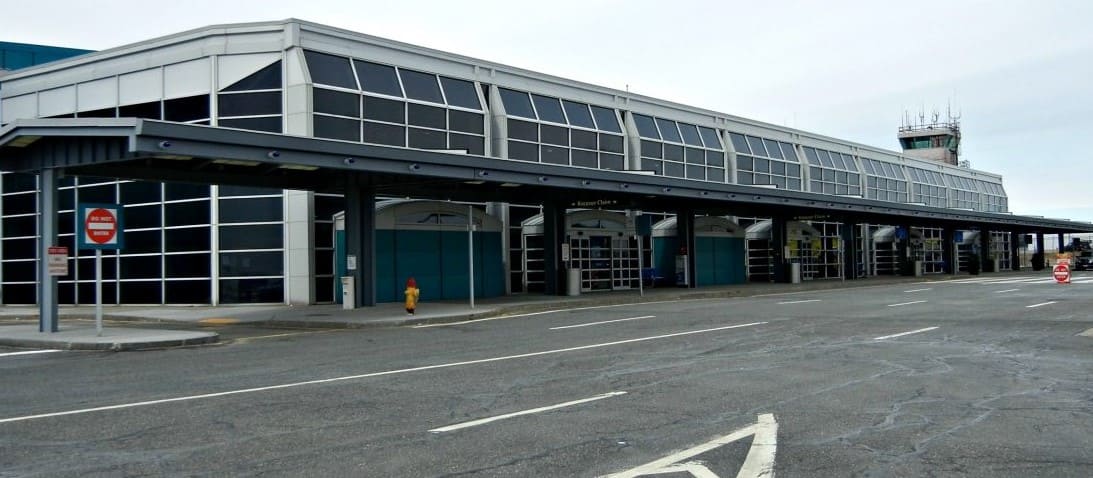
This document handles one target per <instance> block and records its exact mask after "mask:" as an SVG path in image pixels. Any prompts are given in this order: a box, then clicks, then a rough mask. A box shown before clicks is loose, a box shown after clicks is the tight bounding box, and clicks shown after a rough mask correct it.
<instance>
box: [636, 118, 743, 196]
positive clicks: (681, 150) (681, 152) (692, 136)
mask: <svg viewBox="0 0 1093 478" xmlns="http://www.w3.org/2000/svg"><path fill="white" fill-rule="evenodd" d="M634 125H635V126H637V129H638V136H640V137H641V143H640V144H641V151H640V157H641V169H643V170H646V171H655V172H656V174H659V175H664V176H671V177H674V178H687V179H697V180H700V181H715V182H719V183H721V182H725V180H726V175H725V171H726V170H725V148H724V147H723V146H722V145H721V137H720V135H719V134H718V133H717V131H716V130H714V129H711V128H707V127H705V126H695V125H693V124H689V123H683V122H678V121H673V120H669V119H664V118H654V117H652V116H645V115H640V114H634Z"/></svg>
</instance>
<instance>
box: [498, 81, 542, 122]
mask: <svg viewBox="0 0 1093 478" xmlns="http://www.w3.org/2000/svg"><path fill="white" fill-rule="evenodd" d="M500 91H501V102H502V103H504V104H505V113H506V114H508V115H509V116H520V117H524V118H531V119H536V117H535V109H534V108H532V107H531V97H530V96H528V94H527V93H524V92H522V91H515V90H510V89H507V88H501V89H500Z"/></svg>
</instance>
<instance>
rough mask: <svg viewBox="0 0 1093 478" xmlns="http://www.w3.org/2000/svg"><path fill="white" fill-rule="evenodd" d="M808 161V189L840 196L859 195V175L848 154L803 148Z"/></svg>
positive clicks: (852, 159)
mask: <svg viewBox="0 0 1093 478" xmlns="http://www.w3.org/2000/svg"><path fill="white" fill-rule="evenodd" d="M803 149H804V152H805V159H806V160H807V161H808V177H809V191H812V192H814V193H821V194H837V195H840V196H845V195H850V196H861V175H860V174H859V173H858V165H857V163H855V162H854V158H853V157H852V156H850V155H849V154H843V153H836V152H834V151H826V150H823V149H816V148H809V147H805V148H803Z"/></svg>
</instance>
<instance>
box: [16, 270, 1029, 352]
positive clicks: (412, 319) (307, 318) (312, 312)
mask: <svg viewBox="0 0 1093 478" xmlns="http://www.w3.org/2000/svg"><path fill="white" fill-rule="evenodd" d="M1032 273H1033V272H1032V271H1029V270H1026V271H1021V272H1010V271H1007V272H1000V273H989V274H983V275H982V276H981V277H984V278H989V277H999V278H1001V277H1004V276H1006V275H1017V274H1023V275H1027V274H1032ZM1039 274H1045V275H1048V274H1050V273H1049V272H1045V271H1041V272H1039ZM968 277H970V276H968V275H966V274H964V275H957V276H951V275H933V276H926V277H874V278H869V279H859V280H853V281H842V280H814V281H803V282H802V283H800V284H739V285H730V286H711V287H703V288H700V289H684V288H674V287H659V288H647V289H645V291H644V294H639V292H638V291H636V290H630V291H612V292H597V293H589V294H584V295H581V296H577V297H566V296H545V295H535V294H519V295H512V296H506V297H495V298H489V299H478V300H476V301H475V302H476V303H475V307H474V308H471V306H470V304H469V302H468V301H466V300H462V301H436V302H431V301H429V300H428V298H427V297H425V298H424V299H423V300H422V302H421V303H420V304H419V305H418V310H417V314H416V315H413V316H410V315H408V314H406V311H405V310H404V309H403V308H402V304H401V303H384V304H379V305H376V306H374V307H363V308H359V309H350V310H346V309H343V308H342V306H341V305H339V304H326V305H309V306H285V305H241V306H220V307H210V306H191V307H185V306H104V307H103V319H104V320H110V321H111V326H109V327H105V326H104V328H103V332H102V336H98V335H97V334H96V331H95V323H94V317H95V308H94V306H62V307H61V308H60V319H59V324H60V325H59V329H60V331H58V332H55V333H42V332H38V308H37V307H35V306H0V345H3V346H10V347H22V348H51V349H66V350H116V351H121V350H141V349H150V348H164V347H176V346H183V345H196V344H205V343H212V342H216V341H218V340H219V335H218V334H216V333H215V332H209V331H207V330H201V329H202V328H204V327H207V326H211V325H229V324H253V325H258V326H261V325H269V326H280V327H284V326H291V327H310V328H315V327H320V328H322V327H327V328H367V327H398V326H408V325H420V324H438V323H452V322H462V321H467V320H474V319H482V318H490V317H502V316H511V315H520V314H527V313H534V312H543V311H549V310H559V309H571V308H578V307H595V306H603V305H616V304H631V303H640V302H660V301H674V300H696V299H713V298H728V297H753V296H760V295H768V294H792V293H800V292H808V291H814V290H826V289H839V288H858V287H870V286H879V285H887V284H896V283H913V282H922V281H938V280H948V279H956V278H968ZM1048 277H1049V276H1048ZM124 321H139V322H141V323H142V324H147V323H148V322H162V323H164V324H165V327H164V328H163V329H158V330H157V329H153V328H148V327H141V328H132V327H124V326H121V327H119V326H115V325H114V324H116V323H117V322H124ZM167 324H169V325H170V327H167ZM179 329H182V330H179Z"/></svg>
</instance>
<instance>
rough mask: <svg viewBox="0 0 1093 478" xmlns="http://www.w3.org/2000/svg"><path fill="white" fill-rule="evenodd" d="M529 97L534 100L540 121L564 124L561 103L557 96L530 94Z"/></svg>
mask: <svg viewBox="0 0 1093 478" xmlns="http://www.w3.org/2000/svg"><path fill="white" fill-rule="evenodd" d="M531 99H532V101H534V102H535V111H536V112H538V113H539V120H540V121H550V122H552V123H559V124H566V121H565V114H563V113H562V104H561V103H560V102H559V101H558V99H557V98H551V97H548V96H541V95H536V94H532V95H531Z"/></svg>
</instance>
